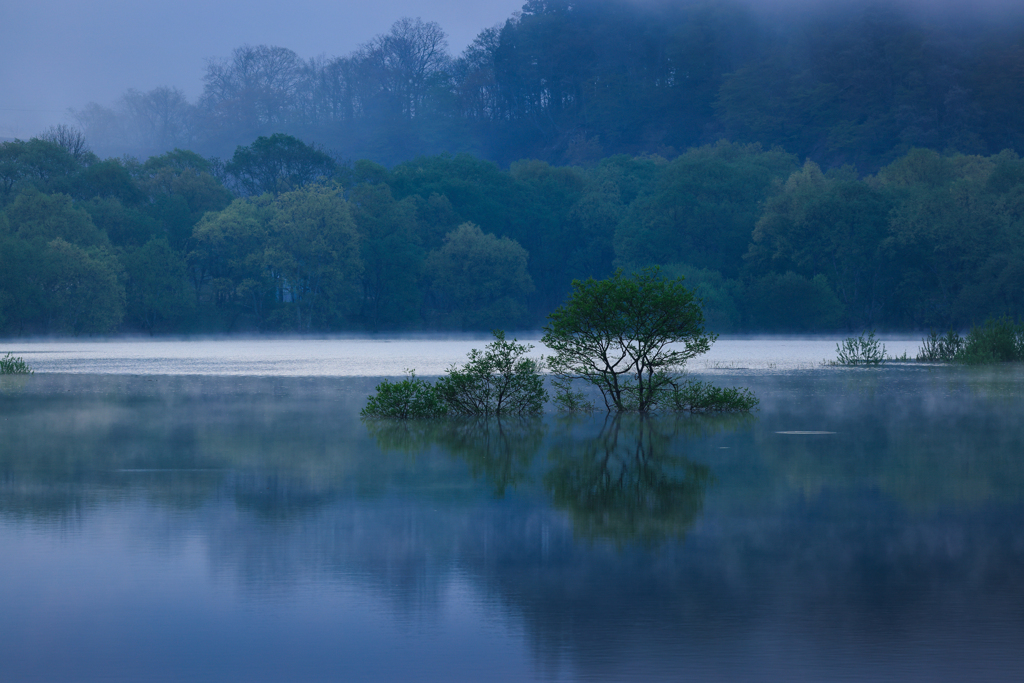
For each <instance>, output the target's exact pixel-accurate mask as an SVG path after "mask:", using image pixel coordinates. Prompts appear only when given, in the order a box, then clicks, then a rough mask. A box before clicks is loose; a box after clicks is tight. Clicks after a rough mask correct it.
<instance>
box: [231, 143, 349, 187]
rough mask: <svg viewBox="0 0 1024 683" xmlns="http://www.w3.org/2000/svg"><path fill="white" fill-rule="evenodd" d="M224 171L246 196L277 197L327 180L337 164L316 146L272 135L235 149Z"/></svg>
mask: <svg viewBox="0 0 1024 683" xmlns="http://www.w3.org/2000/svg"><path fill="white" fill-rule="evenodd" d="M224 170H225V171H226V172H227V173H228V175H229V176H231V177H232V178H234V180H235V182H236V183H237V184H238V187H239V189H240V190H241V191H242V192H243V193H244V194H247V195H261V194H265V193H270V194H279V193H281V192H288V191H290V190H296V189H298V188H300V187H302V186H303V185H308V184H309V183H313V182H316V181H317V180H321V179H330V178H331V177H332V176H333V175H334V172H335V171H336V170H337V164H336V163H335V162H334V159H332V158H331V156H330V155H329V154H327V153H326V152H323V151H322V150H321V149H320V148H319V147H317V146H316V145H307V144H306V143H304V142H303V141H302V140H299V139H298V138H295V137H292V136H291V135H284V134H283V133H275V134H274V135H271V136H270V137H269V138H267V137H263V136H260V137H258V138H256V140H255V141H254V142H253V143H252V144H251V145H249V146H248V147H241V146H239V147H238V148H237V149H236V150H235V154H234V156H232V157H231V161H229V162H228V163H227V165H225V167H224Z"/></svg>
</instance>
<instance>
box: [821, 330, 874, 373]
mask: <svg viewBox="0 0 1024 683" xmlns="http://www.w3.org/2000/svg"><path fill="white" fill-rule="evenodd" d="M886 360H887V358H886V355H885V344H883V343H881V342H880V341H879V340H878V339H875V331H874V330H872V331H871V332H869V333H867V334H866V335H865V334H861V335H860V336H859V337H847V338H846V339H845V340H844V341H843V343H842V344H841V345H840V344H836V360H835V361H833V362H831V363H830V365H881V364H882V363H884V362H885V361H886Z"/></svg>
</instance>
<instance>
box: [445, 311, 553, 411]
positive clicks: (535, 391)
mask: <svg viewBox="0 0 1024 683" xmlns="http://www.w3.org/2000/svg"><path fill="white" fill-rule="evenodd" d="M532 349H533V346H532V345H530V344H519V343H517V342H516V340H515V339H513V340H512V341H507V340H506V339H505V333H504V332H503V331H501V330H495V331H494V341H493V342H491V343H490V344H487V346H485V347H484V350H483V351H482V352H481V351H478V350H477V349H473V350H472V351H470V352H469V356H468V360H467V361H466V363H465V365H462V366H460V367H456V366H452V367H451V368H449V369H448V374H447V375H446V376H444V377H441V378H440V379H439V380H438V381H437V384H436V390H437V392H438V395H439V396H440V397H441V400H442V401H443V402H444V404H445V406H446V407H447V409H448V412H449V413H450V414H453V415H539V414H540V413H542V412H543V410H544V402H545V401H547V391H546V390H545V389H544V380H543V378H541V376H540V361H537V360H534V359H533V358H528V357H527V354H528V353H529V352H530V351H531V350H532Z"/></svg>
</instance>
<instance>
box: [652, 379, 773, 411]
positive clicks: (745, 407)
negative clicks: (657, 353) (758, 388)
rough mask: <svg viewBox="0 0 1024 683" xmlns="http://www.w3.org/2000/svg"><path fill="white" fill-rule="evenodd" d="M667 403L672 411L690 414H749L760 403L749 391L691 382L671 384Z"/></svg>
mask: <svg viewBox="0 0 1024 683" xmlns="http://www.w3.org/2000/svg"><path fill="white" fill-rule="evenodd" d="M669 401H670V404H671V406H672V409H673V410H677V411H679V412H690V413H749V412H750V411H751V410H753V409H754V408H756V407H757V404H758V403H760V401H759V400H758V398H757V397H756V396H754V394H753V392H751V391H750V389H745V388H742V387H716V386H715V385H713V384H711V382H702V381H693V380H687V381H685V382H682V383H681V384H673V385H672V392H671V394H670V395H669Z"/></svg>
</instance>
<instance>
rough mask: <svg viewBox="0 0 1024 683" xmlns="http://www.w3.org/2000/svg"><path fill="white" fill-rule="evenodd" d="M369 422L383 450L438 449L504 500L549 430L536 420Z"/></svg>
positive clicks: (521, 478) (522, 478)
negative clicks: (509, 488)
mask: <svg viewBox="0 0 1024 683" xmlns="http://www.w3.org/2000/svg"><path fill="white" fill-rule="evenodd" d="M366 426H367V429H368V430H369V432H370V434H371V435H372V436H373V437H374V438H375V439H376V440H377V445H378V446H379V447H380V448H381V450H385V451H399V452H404V453H409V454H413V455H415V454H417V453H422V452H423V451H426V450H428V449H429V448H431V447H437V448H439V449H440V450H442V451H443V452H445V453H448V454H450V455H452V456H454V457H456V458H459V459H461V460H464V461H465V462H466V463H467V464H468V465H469V469H470V473H471V474H472V475H473V477H474V478H483V479H485V480H486V481H488V482H490V484H491V485H492V486H493V487H494V495H495V496H496V497H499V498H500V497H502V496H504V495H505V490H506V489H507V488H508V487H509V486H511V487H512V488H515V487H516V486H517V485H519V484H521V483H522V482H524V481H525V480H526V479H527V478H528V476H529V470H530V465H531V463H532V462H533V456H534V455H535V454H536V453H537V451H538V450H540V445H541V442H542V441H543V440H544V435H545V433H546V431H547V428H546V426H545V425H544V422H543V421H542V420H540V419H537V418H498V417H489V418H484V417H481V418H465V419H448V420H367V421H366Z"/></svg>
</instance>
